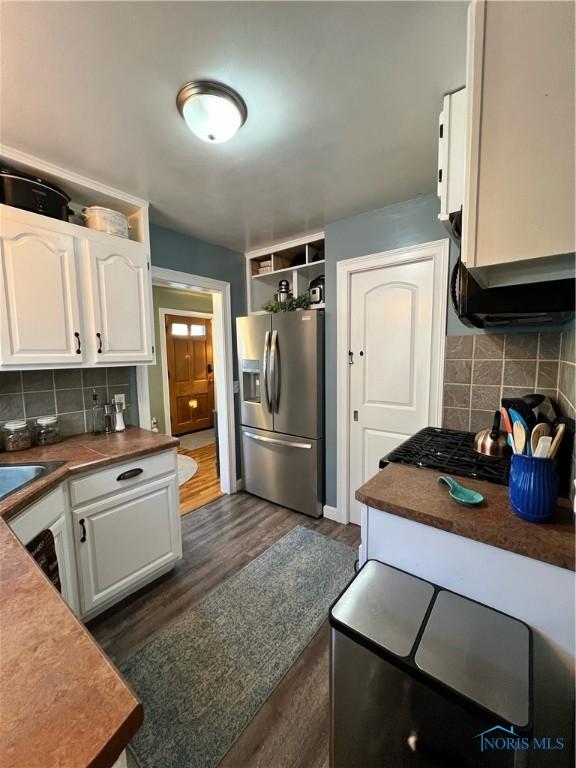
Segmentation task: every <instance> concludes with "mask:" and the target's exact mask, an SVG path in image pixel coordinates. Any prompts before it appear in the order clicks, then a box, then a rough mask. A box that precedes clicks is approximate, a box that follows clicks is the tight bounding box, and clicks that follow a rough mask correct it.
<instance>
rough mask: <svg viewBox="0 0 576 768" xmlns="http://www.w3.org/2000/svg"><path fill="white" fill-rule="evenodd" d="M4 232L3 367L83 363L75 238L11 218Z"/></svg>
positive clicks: (0, 292)
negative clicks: (17, 221)
mask: <svg viewBox="0 0 576 768" xmlns="http://www.w3.org/2000/svg"><path fill="white" fill-rule="evenodd" d="M0 229H1V231H0V241H1V256H0V258H1V265H0V266H1V268H0V296H1V301H0V304H1V308H0V312H1V353H0V355H1V357H0V363H1V364H3V365H36V364H48V363H49V364H60V363H71V364H80V363H82V361H83V351H84V350H83V341H84V340H83V338H82V329H81V327H80V316H79V311H78V305H79V301H78V284H77V280H76V264H75V251H74V248H75V241H74V238H73V237H70V236H69V235H64V234H59V233H58V232H51V231H50V230H45V229H42V228H39V227H33V226H29V225H23V224H22V223H16V222H13V221H9V220H6V219H3V220H2V222H1V223H0Z"/></svg>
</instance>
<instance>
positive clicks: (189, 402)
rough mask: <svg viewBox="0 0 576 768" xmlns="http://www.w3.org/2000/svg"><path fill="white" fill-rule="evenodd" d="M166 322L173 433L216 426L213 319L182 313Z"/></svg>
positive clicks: (171, 316)
mask: <svg viewBox="0 0 576 768" xmlns="http://www.w3.org/2000/svg"><path fill="white" fill-rule="evenodd" d="M165 322H166V350H167V357H168V385H169V388H170V419H171V425H172V434H173V435H183V434H186V433H187V432H195V431H197V430H199V429H207V428H208V427H212V426H213V425H214V419H213V415H212V410H213V408H214V365H213V357H212V322H211V321H210V320H208V319H206V318H203V317H184V316H182V315H166V318H165Z"/></svg>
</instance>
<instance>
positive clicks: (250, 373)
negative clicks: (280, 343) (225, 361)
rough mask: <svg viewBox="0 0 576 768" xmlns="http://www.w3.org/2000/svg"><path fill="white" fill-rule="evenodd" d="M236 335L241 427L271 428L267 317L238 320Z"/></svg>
mask: <svg viewBox="0 0 576 768" xmlns="http://www.w3.org/2000/svg"><path fill="white" fill-rule="evenodd" d="M236 335H237V341H238V377H239V380H240V412H241V421H242V424H244V425H246V426H249V427H258V428H260V429H272V428H273V425H274V422H273V414H272V405H271V401H270V391H269V375H268V369H269V363H270V338H271V326H270V315H254V316H252V317H239V318H237V320H236Z"/></svg>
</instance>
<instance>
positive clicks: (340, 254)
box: [325, 195, 461, 507]
mask: <svg viewBox="0 0 576 768" xmlns="http://www.w3.org/2000/svg"><path fill="white" fill-rule="evenodd" d="M438 210H439V207H438V198H437V197H436V196H435V195H426V196H422V197H418V198H415V199H414V200H407V201H405V202H403V203H396V204H394V205H389V206H387V207H386V208H380V209H379V210H377V211H370V212H369V213H361V214H360V215H358V216H353V217H351V218H349V219H341V220H340V221H334V222H332V223H331V224H327V225H326V227H325V231H326V374H325V375H326V503H327V504H329V505H330V506H334V507H335V506H336V441H337V434H336V263H337V262H338V261H341V260H342V259H351V258H354V257H357V256H367V255H368V254H370V253H379V252H381V251H390V250H392V249H394V248H403V247H405V246H407V245H415V244H417V243H427V242H430V241H431V240H442V239H443V238H446V237H447V236H448V235H447V232H446V230H445V229H444V227H443V225H442V224H441V223H440V222H439V221H438ZM452 250H454V249H452ZM454 320H455V322H456V323H457V324H458V325H461V324H460V322H459V320H458V318H457V317H456V316H454ZM457 332H458V331H454V333H457Z"/></svg>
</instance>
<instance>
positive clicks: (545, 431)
mask: <svg viewBox="0 0 576 768" xmlns="http://www.w3.org/2000/svg"><path fill="white" fill-rule="evenodd" d="M549 434H550V427H549V426H548V424H544V423H539V424H536V426H535V427H534V429H533V430H532V433H531V435H530V447H531V448H532V455H533V456H536V449H537V448H538V443H539V442H540V438H541V437H546V436H547V435H549Z"/></svg>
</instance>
